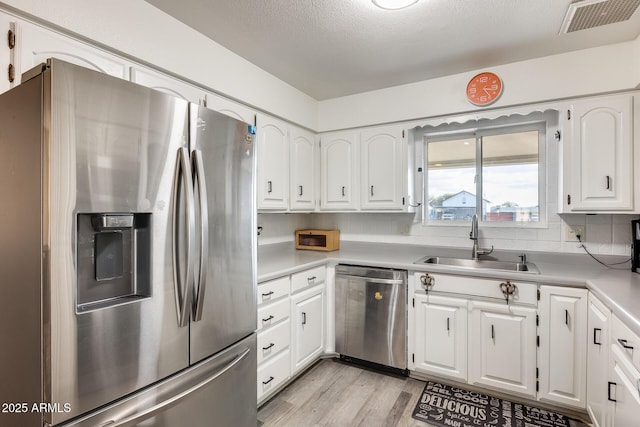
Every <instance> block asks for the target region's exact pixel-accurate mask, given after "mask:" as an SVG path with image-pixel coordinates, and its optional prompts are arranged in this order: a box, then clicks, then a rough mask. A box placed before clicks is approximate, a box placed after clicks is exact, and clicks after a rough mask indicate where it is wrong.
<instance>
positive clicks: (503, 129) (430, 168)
mask: <svg viewBox="0 0 640 427" xmlns="http://www.w3.org/2000/svg"><path fill="white" fill-rule="evenodd" d="M530 116H533V117H534V118H537V120H523V118H522V117H520V120H521V122H524V123H517V122H514V120H509V119H504V118H503V119H502V120H500V119H498V120H495V121H489V120H483V121H481V122H482V123H481V122H474V126H475V127H474V128H472V129H469V127H470V126H467V128H466V129H465V127H464V125H441V126H438V127H435V128H429V129H426V132H425V133H424V141H425V166H426V168H425V169H426V174H425V191H426V195H425V196H426V197H425V200H427V201H428V202H427V204H426V211H425V222H431V223H438V222H440V223H455V222H460V221H469V220H471V218H472V217H473V215H474V214H476V215H478V218H479V219H480V220H481V221H485V222H488V223H494V224H512V225H513V224H517V225H518V226H522V225H530V226H536V225H538V226H539V225H540V224H544V221H545V216H544V212H545V206H546V198H545V197H546V194H545V146H546V121H545V120H544V118H545V116H544V115H542V114H540V113H536V114H532V115H530ZM530 116H526V117H527V118H528V119H531V117H530ZM478 124H485V125H486V126H478Z"/></svg>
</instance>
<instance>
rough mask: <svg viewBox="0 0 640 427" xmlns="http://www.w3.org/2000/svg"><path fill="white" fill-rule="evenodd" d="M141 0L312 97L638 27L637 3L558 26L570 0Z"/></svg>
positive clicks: (603, 39) (612, 38)
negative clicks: (570, 27)
mask: <svg viewBox="0 0 640 427" xmlns="http://www.w3.org/2000/svg"><path fill="white" fill-rule="evenodd" d="M146 1H147V2H148V3H150V4H152V5H154V6H156V7H158V8H160V9H162V10H163V11H165V12H166V13H168V14H170V15H172V16H174V17H175V18H176V19H178V20H180V21H182V22H183V23H185V24H187V25H188V26H190V27H192V28H194V29H196V30H197V31H199V32H201V33H202V34H204V35H206V36H207V37H209V38H211V39H213V40H215V41H216V42H217V43H219V44H221V45H223V46H225V47H226V48H228V49H229V50H231V51H233V52H235V53H236V54H238V55H240V56H242V57H243V58H245V59H247V60H248V61H250V62H252V63H254V64H255V65H257V66H259V67H260V68H262V69H264V70H266V71H268V72H270V73H271V74H273V75H275V76H277V77H278V78H280V79H282V80H284V81H286V82H287V83H289V84H291V85H292V86H294V87H296V88H298V89H299V90H301V91H302V92H305V93H307V94H308V95H310V96H312V97H313V98H315V99H318V100H323V99H328V98H335V97H339V96H344V95H349V94H354V93H360V92H366V91H369V90H375V89H381V88H385V87H390V86H395V85H399V84H404V83H411V82H416V81H420V80H426V79H431V78H435V77H441V76H444V75H449V74H456V73H461V72H465V71H470V70H475V69H481V68H487V67H491V66H495V65H500V64H506V63H510V62H516V61H521V60H525V59H530V58H535V57H540V56H547V55H552V54H557V53H562V52H567V51H572V50H578V49H584V48H589V47H594V46H601V45H606V44H611V43H617V42H622V41H628V40H633V39H635V38H636V37H638V35H639V34H640V12H638V11H636V13H635V14H634V15H633V16H632V17H631V19H630V20H628V21H626V22H621V23H616V24H610V25H605V26H601V27H597V28H592V29H588V30H583V31H577V32H573V33H570V34H559V31H560V27H561V26H562V21H563V19H564V16H565V13H566V12H567V9H568V6H569V4H570V3H571V0H420V1H419V2H418V3H417V4H415V5H414V6H412V7H410V8H407V9H402V10H396V11H385V10H381V9H378V8H376V7H375V6H374V5H373V4H372V3H371V1H370V0H180V1H175V0H146ZM574 1H575V0H574ZM200 54H202V55H205V54H206V52H200Z"/></svg>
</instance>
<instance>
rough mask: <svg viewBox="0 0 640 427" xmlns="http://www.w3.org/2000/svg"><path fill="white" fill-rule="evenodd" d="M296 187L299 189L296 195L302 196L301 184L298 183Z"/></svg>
mask: <svg viewBox="0 0 640 427" xmlns="http://www.w3.org/2000/svg"><path fill="white" fill-rule="evenodd" d="M298 189H299V190H300V191H299V192H298V196H302V185H298Z"/></svg>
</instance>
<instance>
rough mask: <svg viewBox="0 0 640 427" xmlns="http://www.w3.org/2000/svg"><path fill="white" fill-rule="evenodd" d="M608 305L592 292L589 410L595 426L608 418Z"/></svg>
mask: <svg viewBox="0 0 640 427" xmlns="http://www.w3.org/2000/svg"><path fill="white" fill-rule="evenodd" d="M610 319H611V312H610V311H609V309H608V308H607V307H606V306H605V305H604V304H603V303H602V302H600V300H598V299H597V298H596V297H594V296H593V295H592V294H589V298H588V314H587V410H588V411H589V416H590V417H591V420H592V421H593V425H594V426H595V427H605V426H607V425H608V422H607V421H608V420H607V410H606V409H607V374H608V367H609V351H610V350H609V345H610V337H611V335H610V332H609V324H610V323H609V322H610Z"/></svg>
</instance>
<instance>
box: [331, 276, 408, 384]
mask: <svg viewBox="0 0 640 427" xmlns="http://www.w3.org/2000/svg"><path fill="white" fill-rule="evenodd" d="M335 303H336V352H338V353H340V357H341V358H343V359H347V360H354V361H356V362H371V363H374V364H377V365H382V366H381V367H391V368H394V369H396V370H401V371H402V373H404V374H406V373H407V272H406V271H404V270H393V269H386V268H374V267H361V266H353V265H338V266H336V302H335Z"/></svg>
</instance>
